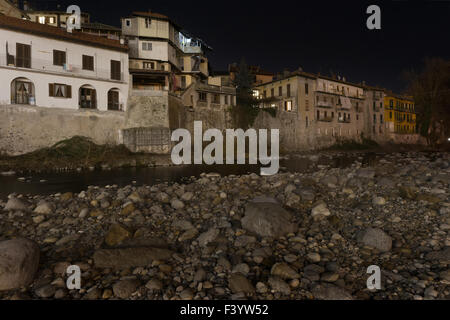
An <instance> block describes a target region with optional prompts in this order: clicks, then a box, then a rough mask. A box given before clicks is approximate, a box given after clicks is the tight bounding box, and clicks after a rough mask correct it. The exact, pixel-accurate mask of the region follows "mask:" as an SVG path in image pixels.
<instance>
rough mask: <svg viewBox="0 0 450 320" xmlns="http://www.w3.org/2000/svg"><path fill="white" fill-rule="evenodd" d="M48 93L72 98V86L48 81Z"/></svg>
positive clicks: (53, 95) (52, 95)
mask: <svg viewBox="0 0 450 320" xmlns="http://www.w3.org/2000/svg"><path fill="white" fill-rule="evenodd" d="M48 95H49V97H55V98H72V86H68V85H66V84H61V83H49V84H48Z"/></svg>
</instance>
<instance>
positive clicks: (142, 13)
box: [132, 11, 169, 20]
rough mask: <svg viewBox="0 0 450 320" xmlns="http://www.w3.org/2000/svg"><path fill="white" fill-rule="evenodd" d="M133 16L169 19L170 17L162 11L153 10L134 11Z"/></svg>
mask: <svg viewBox="0 0 450 320" xmlns="http://www.w3.org/2000/svg"><path fill="white" fill-rule="evenodd" d="M132 14H133V16H140V17H150V18H157V19H166V20H168V19H169V17H168V16H166V15H163V14H161V13H156V12H151V11H147V12H145V11H133V13H132Z"/></svg>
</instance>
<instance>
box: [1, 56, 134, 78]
mask: <svg viewBox="0 0 450 320" xmlns="http://www.w3.org/2000/svg"><path fill="white" fill-rule="evenodd" d="M69 62H70V61H69ZM0 66H1V67H7V68H11V69H19V70H32V71H38V72H44V73H51V74H58V75H71V76H78V77H86V78H92V79H93V80H112V81H124V80H126V79H124V73H123V72H121V73H120V80H116V79H112V78H111V70H106V69H94V70H93V71H90V70H83V68H82V65H78V64H71V63H67V64H65V65H64V66H56V65H53V61H52V60H44V59H33V57H31V67H30V68H22V67H16V66H15V64H11V63H9V64H8V63H7V59H6V55H0Z"/></svg>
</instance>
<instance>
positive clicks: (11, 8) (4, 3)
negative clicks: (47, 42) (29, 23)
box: [0, 0, 30, 19]
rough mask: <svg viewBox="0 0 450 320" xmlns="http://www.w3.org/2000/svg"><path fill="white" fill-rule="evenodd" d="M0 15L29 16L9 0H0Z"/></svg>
mask: <svg viewBox="0 0 450 320" xmlns="http://www.w3.org/2000/svg"><path fill="white" fill-rule="evenodd" d="M0 15H5V16H10V17H14V18H18V19H29V18H30V17H29V16H28V15H27V14H26V13H25V12H24V11H23V10H21V9H19V7H18V6H17V4H16V3H14V2H12V1H10V0H0Z"/></svg>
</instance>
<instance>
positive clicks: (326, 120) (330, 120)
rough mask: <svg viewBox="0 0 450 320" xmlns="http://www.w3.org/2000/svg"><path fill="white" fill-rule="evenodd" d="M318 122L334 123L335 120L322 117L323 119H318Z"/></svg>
mask: <svg viewBox="0 0 450 320" xmlns="http://www.w3.org/2000/svg"><path fill="white" fill-rule="evenodd" d="M317 121H322V122H332V121H333V118H332V117H322V118H319V119H317Z"/></svg>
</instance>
